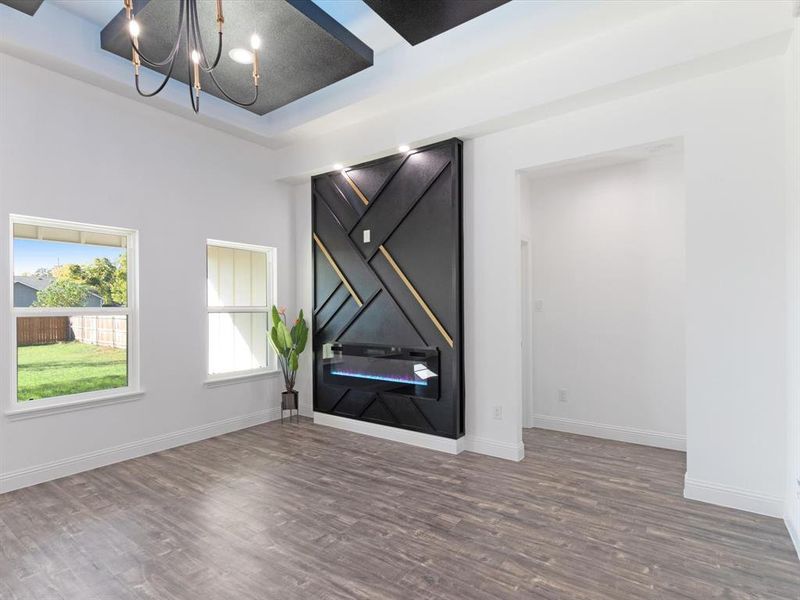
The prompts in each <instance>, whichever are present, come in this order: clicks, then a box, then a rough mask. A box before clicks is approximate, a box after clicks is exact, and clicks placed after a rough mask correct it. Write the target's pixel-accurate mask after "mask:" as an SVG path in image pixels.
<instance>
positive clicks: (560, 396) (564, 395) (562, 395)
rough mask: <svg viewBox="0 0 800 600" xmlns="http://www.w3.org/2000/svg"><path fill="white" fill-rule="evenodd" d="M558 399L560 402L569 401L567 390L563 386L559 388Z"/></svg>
mask: <svg viewBox="0 0 800 600" xmlns="http://www.w3.org/2000/svg"><path fill="white" fill-rule="evenodd" d="M558 401H559V402H566V401H567V390H565V389H564V388H561V389H560V390H558Z"/></svg>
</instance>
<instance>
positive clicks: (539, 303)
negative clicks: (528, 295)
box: [533, 300, 544, 312]
mask: <svg viewBox="0 0 800 600" xmlns="http://www.w3.org/2000/svg"><path fill="white" fill-rule="evenodd" d="M533 309H534V310H535V311H536V312H542V311H543V310H544V300H537V301H536V302H534V303H533Z"/></svg>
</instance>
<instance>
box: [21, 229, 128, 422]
mask: <svg viewBox="0 0 800 600" xmlns="http://www.w3.org/2000/svg"><path fill="white" fill-rule="evenodd" d="M11 234H12V252H11V266H12V269H11V272H12V282H11V287H12V297H13V302H12V309H11V310H12V315H11V321H12V326H11V330H12V344H13V351H12V377H11V380H12V386H13V389H12V393H11V407H10V411H9V412H11V413H14V412H25V411H28V410H31V409H37V410H39V409H43V408H47V407H56V408H57V407H59V406H62V405H65V404H66V405H72V404H75V403H84V402H90V401H94V400H99V399H106V398H108V397H110V396H125V395H131V394H132V393H135V392H137V391H138V383H139V378H138V370H137V369H138V361H137V360H135V359H136V356H137V354H136V351H135V350H136V341H137V339H138V338H137V335H136V333H137V331H136V325H137V312H136V290H135V277H133V274H134V273H135V272H136V232H135V231H132V230H129V229H120V228H116V227H100V226H95V225H85V224H79V223H69V222H64V221H54V220H51V219H39V218H34V217H23V216H18V215H12V216H11Z"/></svg>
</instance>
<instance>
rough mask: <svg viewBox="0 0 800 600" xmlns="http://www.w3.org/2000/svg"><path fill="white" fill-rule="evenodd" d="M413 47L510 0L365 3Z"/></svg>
mask: <svg viewBox="0 0 800 600" xmlns="http://www.w3.org/2000/svg"><path fill="white" fill-rule="evenodd" d="M364 2H366V4H367V5H368V6H369V7H370V8H371V9H372V10H374V11H375V12H376V13H378V15H380V17H381V18H382V19H383V20H384V21H386V22H387V23H388V24H389V25H391V27H392V29H394V30H395V31H396V32H397V33H399V34H400V35H402V36H403V37H404V38H405V39H406V41H407V42H408V43H409V44H411V45H412V46H416V45H417V44H419V43H420V42H424V41H425V40H429V39H431V38H432V37H436V36H437V35H439V34H440V33H444V32H445V31H448V30H450V29H452V28H453V27H457V26H459V25H461V24H463V23H466V22H467V21H470V20H472V19H474V18H475V17H479V16H481V15H482V14H484V13H487V12H489V11H490V10H492V9H495V8H497V7H498V6H500V5H502V4H505V3H506V2H509V0H424V1H423V2H420V0H364Z"/></svg>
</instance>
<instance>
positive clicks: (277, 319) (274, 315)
mask: <svg viewBox="0 0 800 600" xmlns="http://www.w3.org/2000/svg"><path fill="white" fill-rule="evenodd" d="M282 322H283V321H281V315H280V313H279V312H278V307H277V306H275V305H274V304H273V305H272V326H273V327H277V326H278V323H282Z"/></svg>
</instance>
